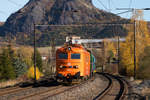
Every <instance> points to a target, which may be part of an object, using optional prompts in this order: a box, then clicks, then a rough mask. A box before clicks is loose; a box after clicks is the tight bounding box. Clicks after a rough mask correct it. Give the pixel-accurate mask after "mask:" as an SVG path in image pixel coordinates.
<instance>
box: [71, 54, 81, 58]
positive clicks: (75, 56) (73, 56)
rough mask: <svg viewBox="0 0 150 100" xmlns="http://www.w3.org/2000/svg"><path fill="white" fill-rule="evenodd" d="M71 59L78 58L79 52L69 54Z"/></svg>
mask: <svg viewBox="0 0 150 100" xmlns="http://www.w3.org/2000/svg"><path fill="white" fill-rule="evenodd" d="M71 59H80V54H78V53H74V54H71Z"/></svg>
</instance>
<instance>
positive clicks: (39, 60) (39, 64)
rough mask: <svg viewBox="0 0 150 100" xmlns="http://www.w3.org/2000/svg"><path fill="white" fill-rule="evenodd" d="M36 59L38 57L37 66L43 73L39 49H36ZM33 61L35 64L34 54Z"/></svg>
mask: <svg viewBox="0 0 150 100" xmlns="http://www.w3.org/2000/svg"><path fill="white" fill-rule="evenodd" d="M35 57H36V66H37V67H38V69H39V70H40V71H42V57H41V54H40V53H39V51H38V50H37V49H35ZM32 60H33V62H34V54H33V55H32Z"/></svg>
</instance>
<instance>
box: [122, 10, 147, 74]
mask: <svg viewBox="0 0 150 100" xmlns="http://www.w3.org/2000/svg"><path fill="white" fill-rule="evenodd" d="M142 15H143V14H142V12H141V11H136V12H135V13H134V15H133V17H132V18H133V19H131V23H133V22H134V20H136V65H137V68H138V67H139V66H138V63H139V58H140V55H141V54H142V53H143V52H144V48H145V47H146V46H150V34H149V31H148V26H147V22H146V21H144V20H142V18H143V17H142ZM128 30H129V33H128V36H127V37H126V42H124V43H121V46H120V47H121V48H120V51H121V63H122V64H123V65H124V67H125V68H126V72H127V73H128V75H133V69H134V31H133V30H134V25H131V26H130V27H129V28H128Z"/></svg>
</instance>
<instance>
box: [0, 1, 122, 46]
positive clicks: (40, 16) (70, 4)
mask: <svg viewBox="0 0 150 100" xmlns="http://www.w3.org/2000/svg"><path fill="white" fill-rule="evenodd" d="M121 20H124V19H122V18H120V17H119V16H116V15H115V14H112V13H109V12H106V11H103V10H99V9H97V8H96V7H94V6H93V4H92V1H91V0H30V1H29V2H28V3H27V4H26V5H25V6H24V7H23V8H22V9H20V10H18V11H17V12H15V13H13V14H12V15H11V16H10V17H9V18H8V19H7V21H6V23H5V24H4V25H3V27H1V28H0V31H1V36H10V37H11V38H15V40H16V42H17V43H19V44H22V43H25V44H30V45H32V43H33V29H34V24H46V25H47V24H49V25H70V24H82V25H84V24H85V23H111V22H115V21H121ZM120 27H121V26H120ZM106 28H107V29H108V27H106ZM110 28H112V27H109V29H110ZM105 30H106V29H105V27H104V26H102V25H95V26H86V25H85V26H82V27H81V26H80V27H71V26H66V27H55V26H53V27H43V26H42V27H36V33H39V34H38V36H37V38H38V42H39V44H40V45H49V43H50V42H49V41H50V39H51V38H55V39H56V40H57V44H58V43H62V42H63V41H64V39H65V37H66V36H68V35H72V34H73V35H78V36H81V37H82V38H104V37H111V36H113V32H111V31H108V32H109V33H108V32H105ZM110 30H111V29H110ZM122 33H124V32H122ZM124 35H125V34H122V36H124ZM56 37H57V38H56Z"/></svg>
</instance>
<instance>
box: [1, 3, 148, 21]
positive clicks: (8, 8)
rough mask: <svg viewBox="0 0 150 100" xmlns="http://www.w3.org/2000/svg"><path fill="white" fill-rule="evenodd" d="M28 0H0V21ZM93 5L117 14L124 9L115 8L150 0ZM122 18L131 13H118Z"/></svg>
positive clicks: (145, 13)
mask: <svg viewBox="0 0 150 100" xmlns="http://www.w3.org/2000/svg"><path fill="white" fill-rule="evenodd" d="M28 1H29V0H0V22H4V21H6V20H7V18H8V17H9V16H10V15H11V14H12V13H14V12H16V11H17V10H19V9H20V8H22V7H23V6H24V5H25V4H26V3H27V2H28ZM93 5H94V6H95V7H97V8H99V9H102V10H105V11H107V12H112V13H114V14H117V13H119V12H124V10H116V8H136V9H141V8H148V7H149V8H150V0H93ZM120 16H122V17H124V18H130V17H131V13H124V14H120ZM144 20H147V21H150V11H144Z"/></svg>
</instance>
